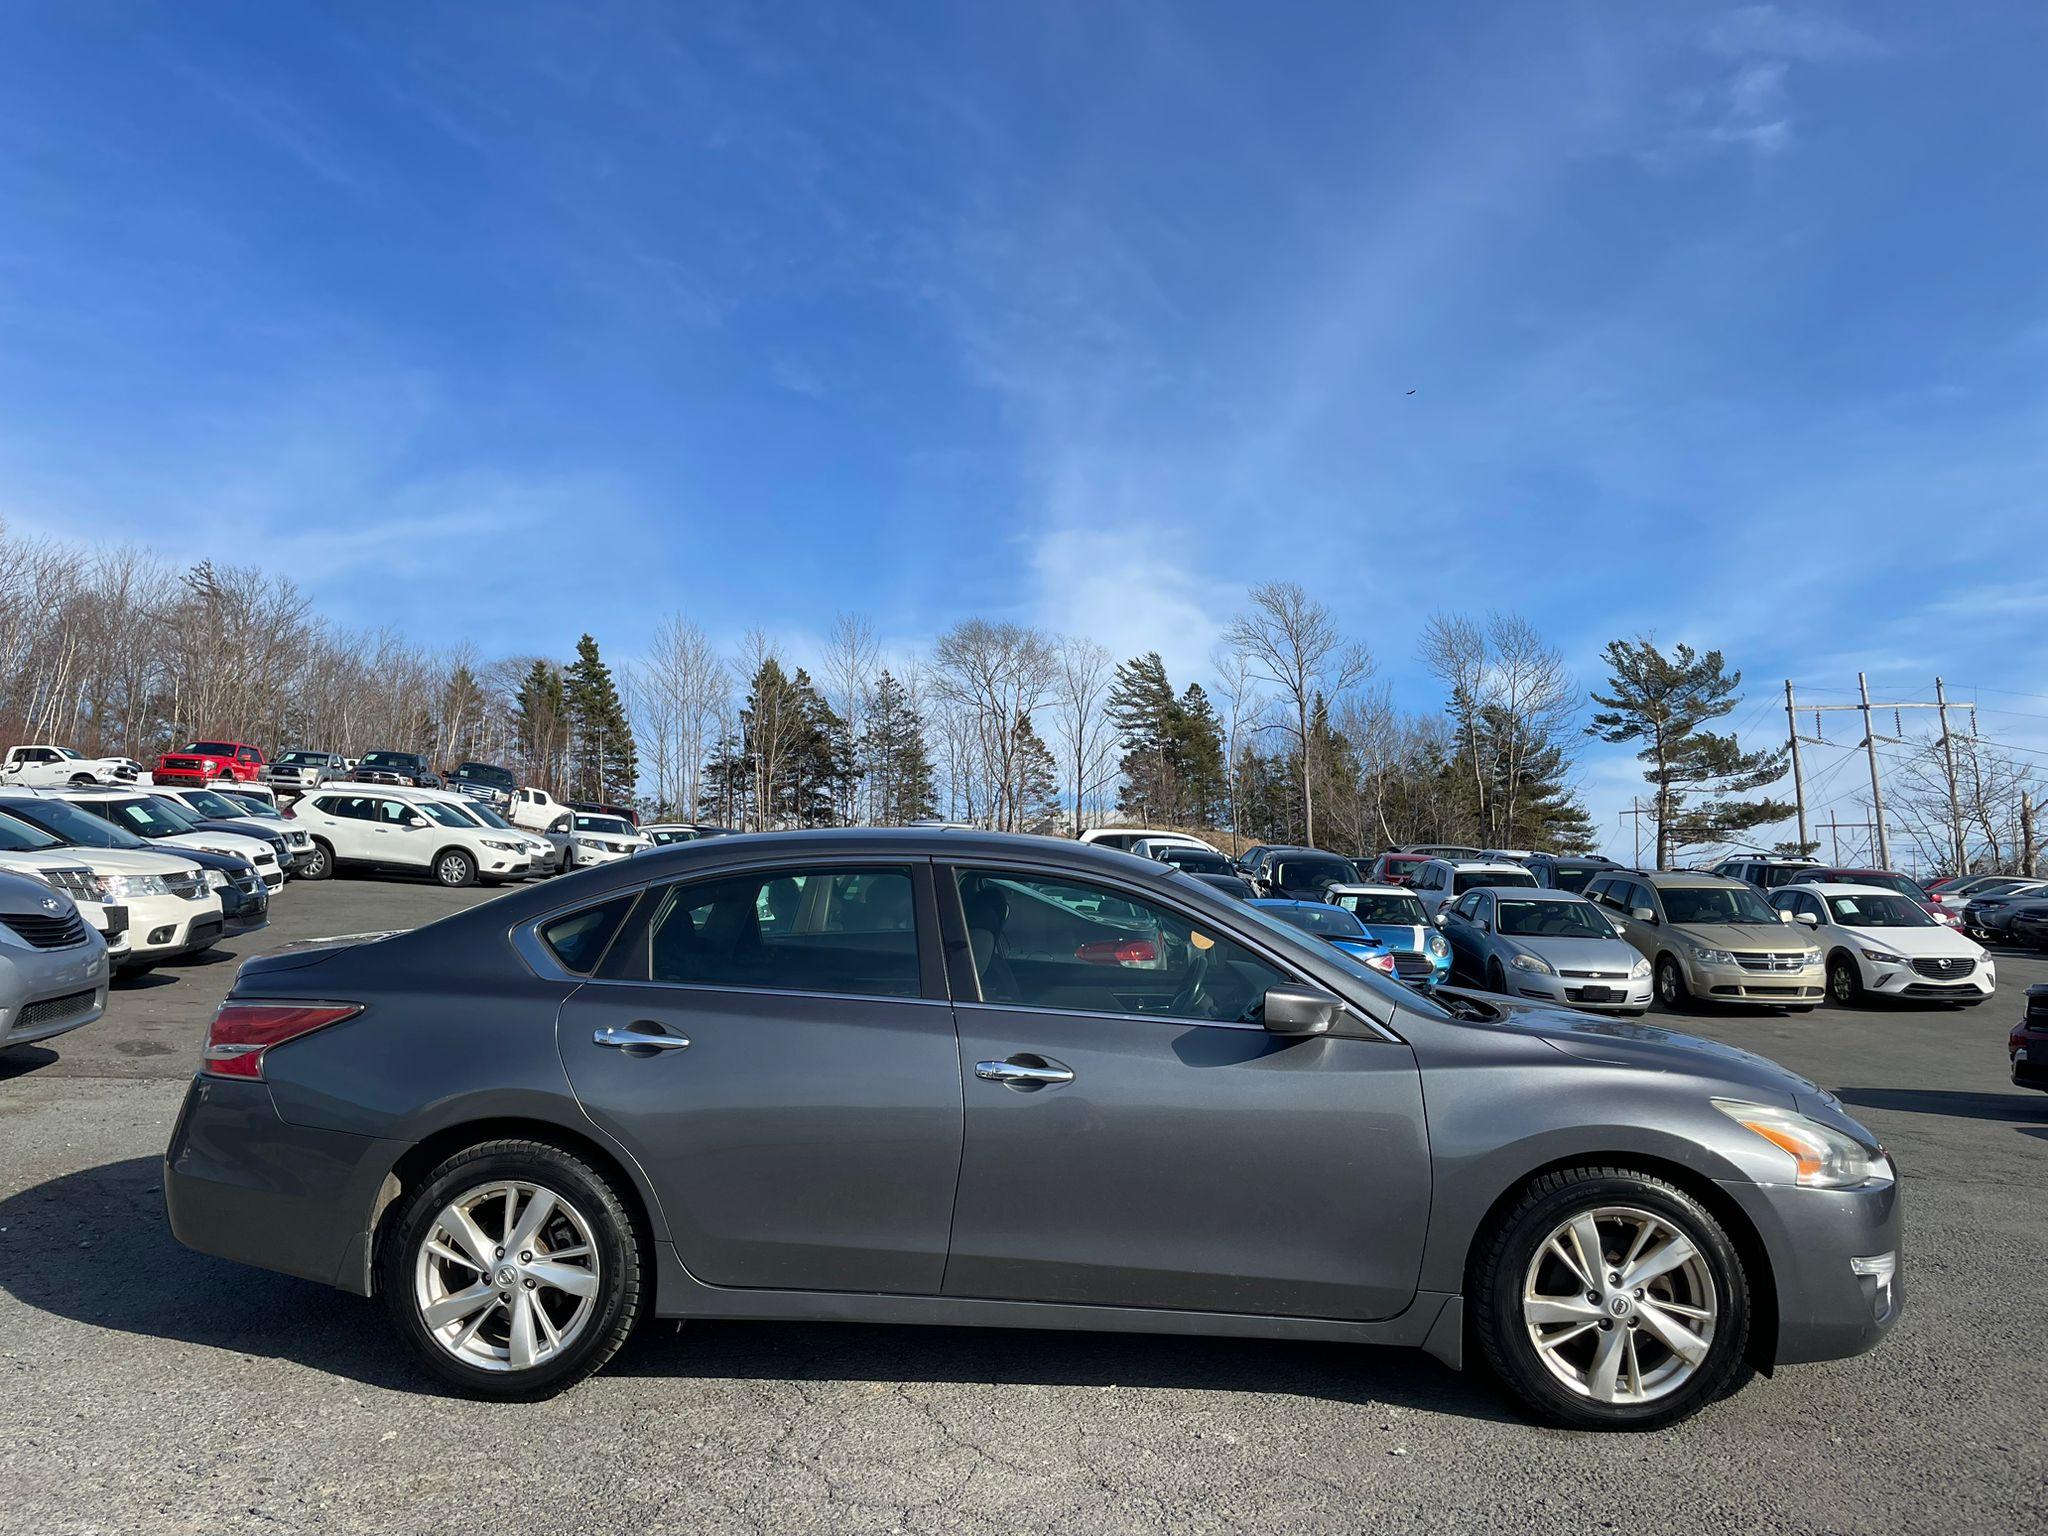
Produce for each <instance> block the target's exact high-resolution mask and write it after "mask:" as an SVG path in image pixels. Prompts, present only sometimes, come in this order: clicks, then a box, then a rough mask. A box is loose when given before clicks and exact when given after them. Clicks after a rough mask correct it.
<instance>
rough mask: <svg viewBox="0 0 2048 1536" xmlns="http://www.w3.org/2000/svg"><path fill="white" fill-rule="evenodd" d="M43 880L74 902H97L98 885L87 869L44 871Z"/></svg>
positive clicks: (98, 894) (98, 897)
mask: <svg viewBox="0 0 2048 1536" xmlns="http://www.w3.org/2000/svg"><path fill="white" fill-rule="evenodd" d="M42 875H43V878H44V879H45V880H47V881H49V882H50V884H52V885H54V886H55V887H57V889H58V890H60V891H62V892H64V894H65V895H67V896H69V897H71V898H72V900H74V901H98V900H99V899H100V883H99V881H98V880H96V879H94V878H93V873H92V871H91V870H89V869H46V870H44V871H43V872H42Z"/></svg>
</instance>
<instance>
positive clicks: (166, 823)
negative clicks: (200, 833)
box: [94, 799, 199, 837]
mask: <svg viewBox="0 0 2048 1536" xmlns="http://www.w3.org/2000/svg"><path fill="white" fill-rule="evenodd" d="M94 803H95V804H97V805H101V806H104V807H105V809H104V811H103V812H102V814H104V815H106V816H107V817H109V818H110V819H112V820H113V821H115V822H117V823H118V824H119V825H121V826H124V827H126V828H127V829H128V830H129V831H131V832H134V833H138V834H140V835H141V836H143V837H171V836H174V835H175V834H177V833H179V832H192V831H195V830H197V829H198V826H199V822H198V821H197V820H196V819H195V818H194V817H193V815H192V813H191V812H190V811H188V810H186V809H185V808H184V807H183V806H181V805H178V804H176V803H175V802H173V801H170V800H155V799H150V800H119V801H114V802H112V803H109V802H107V801H104V800H101V801H95V802H94Z"/></svg>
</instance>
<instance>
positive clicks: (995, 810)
mask: <svg viewBox="0 0 2048 1536" xmlns="http://www.w3.org/2000/svg"><path fill="white" fill-rule="evenodd" d="M1058 671H1059V658H1058V652H1057V651H1056V649H1055V648H1054V646H1053V644H1052V642H1051V641H1050V640H1048V639H1047V638H1046V637H1045V635H1044V634H1042V633H1041V632H1040V631H1038V630H1035V629H1028V628H1026V627H1024V626H1023V625H1021V624H1010V623H991V622H989V621H988V620H986V619H968V620H965V621H963V622H962V623H959V624H956V625H954V626H953V627H952V628H951V629H949V630H947V631H946V633H945V634H943V635H941V636H940V637H939V640H938V643H937V644H936V645H935V646H934V647H933V648H932V670H931V689H932V692H933V694H934V695H935V696H936V697H938V698H939V699H940V700H941V701H943V702H945V703H946V704H948V705H950V706H952V709H951V710H950V711H949V713H954V714H958V715H961V716H964V720H962V721H960V722H959V725H960V728H961V729H962V730H963V732H964V737H965V739H964V741H963V742H962V745H963V746H964V747H965V748H966V750H965V751H964V753H962V754H961V758H960V766H961V767H962V768H963V769H964V770H965V773H966V775H967V776H968V778H969V780H970V781H971V784H970V788H969V800H970V802H978V804H979V807H980V809H979V813H978V814H976V815H975V816H974V819H975V820H978V821H981V822H983V823H984V824H985V825H988V826H991V827H994V828H996V829H998V830H1001V831H1015V830H1017V829H1019V828H1020V827H1021V825H1022V822H1023V810H1024V807H1023V805H1022V804H1021V800H1022V795H1021V792H1020V789H1019V786H1018V782H1017V780H1018V775H1017V766H1018V765H1017V748H1018V745H1019V738H1018V730H1017V725H1018V722H1019V721H1020V720H1022V719H1024V718H1025V717H1027V716H1029V715H1030V714H1031V713H1032V712H1033V711H1034V710H1036V709H1038V708H1039V707H1040V706H1041V705H1043V704H1044V702H1045V700H1046V697H1047V695H1048V694H1050V693H1051V691H1052V686H1053V680H1054V678H1055V677H1056V676H1057V674H1058Z"/></svg>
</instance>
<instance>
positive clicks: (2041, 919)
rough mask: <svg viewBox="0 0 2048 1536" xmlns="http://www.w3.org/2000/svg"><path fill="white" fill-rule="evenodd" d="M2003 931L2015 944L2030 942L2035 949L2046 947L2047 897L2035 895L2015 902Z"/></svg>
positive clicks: (2047, 928) (2047, 931)
mask: <svg viewBox="0 0 2048 1536" xmlns="http://www.w3.org/2000/svg"><path fill="white" fill-rule="evenodd" d="M2005 933H2006V937H2007V938H2009V939H2011V940H2012V942H2013V943H2015V944H2031V945H2033V946H2034V948H2036V949H2048V898H2044V897H2035V898H2033V899H2031V900H2028V901H2022V902H2018V903H2016V904H2015V905H2014V906H2013V909H2012V918H2011V920H2010V921H2009V922H2007V924H2006V927H2005Z"/></svg>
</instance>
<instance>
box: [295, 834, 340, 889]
mask: <svg viewBox="0 0 2048 1536" xmlns="http://www.w3.org/2000/svg"><path fill="white" fill-rule="evenodd" d="M333 873H334V850H333V849H332V848H330V847H328V846H327V845H326V844H325V843H323V842H322V841H320V839H319V838H317V837H316V838H314V839H313V851H312V852H311V853H309V854H307V855H306V862H305V863H304V864H301V865H300V866H299V878H300V879H301V880H325V879H326V878H327V877H328V876H329V875H331V874H333Z"/></svg>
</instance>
